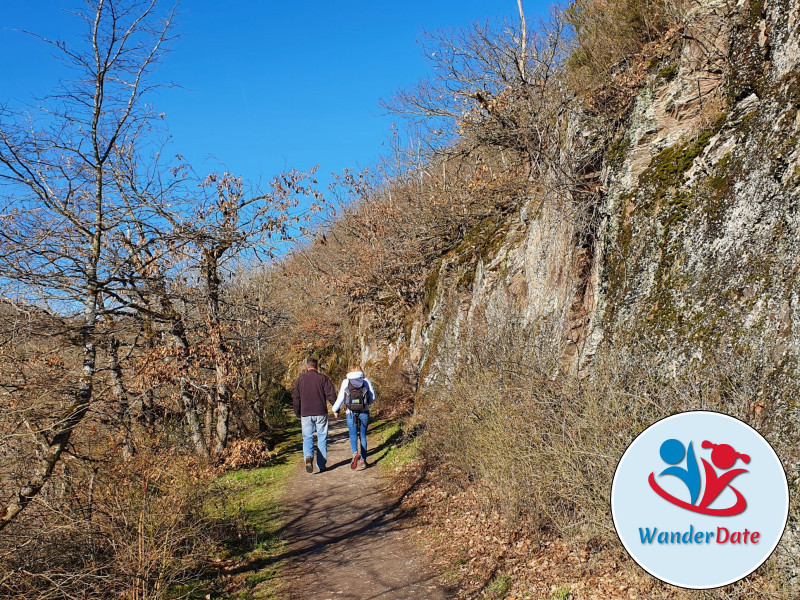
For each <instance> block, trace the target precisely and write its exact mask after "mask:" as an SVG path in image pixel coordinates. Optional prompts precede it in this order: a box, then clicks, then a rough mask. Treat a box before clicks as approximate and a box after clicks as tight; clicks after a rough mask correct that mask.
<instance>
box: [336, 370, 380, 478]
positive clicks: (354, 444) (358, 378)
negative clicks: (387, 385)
mask: <svg viewBox="0 0 800 600" xmlns="http://www.w3.org/2000/svg"><path fill="white" fill-rule="evenodd" d="M374 401H375V389H374V388H373V387H372V382H371V381H370V380H369V379H367V378H366V377H365V376H364V373H363V371H362V370H361V367H360V366H359V365H352V366H351V367H350V372H349V373H348V374H347V377H346V378H345V379H344V381H342V385H341V386H340V387H339V395H338V396H337V397H336V404H334V405H333V416H334V417H336V418H337V419H338V418H339V409H340V408H341V407H342V404H344V405H345V406H346V407H347V428H348V429H349V430H350V450H351V451H352V452H353V460H352V461H351V462H350V468H351V469H355V468H356V467H358V468H359V470H363V469H365V468H366V466H367V425H368V424H369V407H370V404H372V403H373V402H374ZM359 438H360V440H361V452H360V453H359V451H358V442H359Z"/></svg>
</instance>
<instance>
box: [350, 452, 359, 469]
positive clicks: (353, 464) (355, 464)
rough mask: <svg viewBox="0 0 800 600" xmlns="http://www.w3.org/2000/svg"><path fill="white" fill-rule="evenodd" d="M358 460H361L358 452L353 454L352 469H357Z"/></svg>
mask: <svg viewBox="0 0 800 600" xmlns="http://www.w3.org/2000/svg"><path fill="white" fill-rule="evenodd" d="M358 459H359V454H358V452H353V461H352V462H351V463H350V468H351V469H355V468H356V467H357V466H358Z"/></svg>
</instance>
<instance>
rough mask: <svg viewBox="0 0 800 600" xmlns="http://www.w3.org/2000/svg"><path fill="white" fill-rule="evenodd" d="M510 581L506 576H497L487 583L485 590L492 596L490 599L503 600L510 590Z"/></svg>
mask: <svg viewBox="0 0 800 600" xmlns="http://www.w3.org/2000/svg"><path fill="white" fill-rule="evenodd" d="M511 581H512V580H511V577H509V576H508V575H498V576H497V577H495V578H494V579H493V580H492V581H491V583H489V585H488V586H487V587H486V590H487V591H488V592H489V593H491V594H492V595H491V596H490V597H491V598H505V597H506V594H508V590H510V589H511Z"/></svg>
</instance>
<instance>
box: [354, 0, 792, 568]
mask: <svg viewBox="0 0 800 600" xmlns="http://www.w3.org/2000/svg"><path fill="white" fill-rule="evenodd" d="M697 4H698V5H699V6H697V7H696V8H694V9H692V11H691V12H690V14H689V17H688V19H687V24H686V26H685V27H684V28H681V30H680V31H676V32H673V33H672V34H671V35H670V36H668V37H667V38H666V39H665V40H664V42H663V43H662V44H661V45H660V46H659V47H658V48H653V49H651V50H652V52H651V56H652V58H651V60H650V61H649V64H648V65H647V69H646V75H644V77H643V79H642V81H641V85H640V86H639V87H638V89H637V91H636V95H635V100H634V101H633V102H632V104H631V108H630V110H628V111H627V113H626V115H625V118H624V119H623V120H622V121H621V122H619V123H617V124H614V125H608V122H607V121H603V119H602V118H601V117H600V116H598V115H597V114H596V113H595V112H593V111H592V110H590V109H589V108H587V107H582V108H581V109H579V110H576V111H575V117H574V119H573V123H572V125H571V127H572V128H573V130H574V131H572V132H571V135H570V139H571V140H572V142H571V144H572V146H571V147H570V148H567V149H565V151H566V152H569V153H573V154H574V153H582V154H583V156H584V158H583V159H582V161H579V162H581V163H582V165H583V166H582V173H581V177H582V178H583V180H584V181H586V182H588V186H589V187H591V189H592V190H594V192H595V193H594V195H593V196H592V200H591V202H590V203H589V204H590V206H587V204H586V203H587V202H588V201H586V200H585V199H584V200H581V198H576V197H575V195H573V196H572V197H571V198H569V197H565V196H564V194H562V193H558V192H556V191H555V190H558V189H560V187H559V186H558V185H557V181H556V180H557V178H558V175H557V174H554V175H553V178H554V181H553V182H547V181H545V182H537V185H536V186H534V187H533V188H532V192H531V195H530V197H529V198H528V200H527V201H526V202H525V203H524V205H523V206H522V208H521V210H519V211H518V212H517V213H516V214H514V215H513V217H512V218H509V219H501V218H499V217H498V218H496V219H491V218H490V219H487V220H486V221H484V223H482V225H481V226H480V227H478V228H476V229H475V230H474V231H473V232H472V233H471V234H470V235H468V236H467V238H466V239H465V240H464V242H463V243H462V244H461V245H460V246H459V247H458V248H457V249H455V250H453V251H451V252H450V253H448V254H447V255H446V256H445V257H444V258H443V259H442V260H441V262H440V264H438V265H437V268H436V269H435V271H434V273H433V274H432V275H431V276H430V277H429V279H428V283H427V288H426V289H427V298H426V301H425V303H424V304H423V305H420V306H418V307H417V308H416V310H415V311H414V312H413V313H412V314H410V315H409V316H408V318H407V319H406V326H405V328H404V329H403V330H402V331H389V332H387V331H385V330H384V329H381V328H379V327H377V326H376V325H375V324H374V323H371V322H370V320H369V318H368V317H366V316H365V317H363V319H362V323H361V332H362V335H363V343H362V354H363V358H364V360H365V361H372V363H373V364H376V365H377V364H384V365H385V364H392V365H395V366H398V365H402V368H403V369H404V370H405V371H406V372H408V373H411V374H413V375H414V376H415V377H416V378H417V381H418V391H419V393H418V398H419V402H420V403H424V399H425V397H426V395H428V394H431V393H439V391H440V390H441V389H443V388H445V389H446V388H447V385H448V374H451V373H453V372H455V371H456V370H457V365H458V364H459V362H461V361H463V360H464V359H465V357H467V356H468V355H469V353H470V352H471V351H472V350H471V349H472V348H473V346H474V345H475V344H476V343H479V342H480V341H481V340H482V339H484V338H485V337H486V336H487V335H489V336H491V335H492V333H493V332H495V333H496V332H502V333H501V334H502V335H503V336H506V337H514V336H519V338H520V339H519V340H518V342H519V343H520V344H523V345H527V346H528V347H529V348H530V354H531V355H532V356H534V355H535V356H540V355H541V356H550V357H552V356H553V353H555V355H556V356H557V360H554V361H553V364H552V365H548V366H547V368H548V369H552V376H553V378H554V379H558V378H564V377H566V378H568V377H573V378H574V377H578V378H592V377H594V376H596V375H597V370H598V368H600V369H605V368H606V365H607V364H609V361H615V362H617V363H619V362H623V363H624V362H625V361H626V360H627V361H629V362H631V361H633V362H638V363H639V365H640V366H641V365H643V364H646V365H647V366H646V368H643V369H642V371H645V370H646V371H656V372H658V373H659V374H660V375H659V376H661V377H670V376H672V377H674V378H675V380H676V381H677V380H682V379H683V378H684V375H685V374H686V373H690V372H691V373H699V374H700V376H699V378H697V379H695V381H700V382H702V381H703V374H704V373H705V374H707V375H708V376H709V377H716V378H718V380H721V379H725V378H727V379H726V381H727V380H730V379H735V378H737V377H738V378H739V379H737V381H738V382H739V392H741V391H742V390H744V391H745V394H744V396H743V395H742V394H741V393H739V395H736V397H735V398H733V399H731V398H727V397H726V394H725V386H724V385H721V384H720V385H717V386H716V387H714V389H713V390H712V391H710V392H709V393H708V394H706V395H704V393H703V390H700V391H699V392H698V393H697V394H694V395H693V396H692V398H691V399H689V398H688V396H687V401H686V403H681V402H678V403H677V404H673V405H672V406H670V407H666V408H665V409H664V410H666V411H669V410H671V409H678V408H698V407H704V408H717V409H720V410H725V411H727V412H730V413H731V414H736V415H737V416H739V417H740V418H744V419H747V420H749V421H750V422H751V423H752V424H753V425H754V426H756V427H758V428H760V430H761V431H762V432H763V433H764V434H765V435H766V436H767V437H768V438H769V439H770V440H771V441H772V442H773V443H774V444H775V445H776V447H777V448H778V451H779V454H780V455H781V458H782V460H783V461H784V466H785V468H786V470H787V474H788V475H789V478H790V485H791V486H792V489H793V490H794V491H798V481H799V480H798V475H799V474H800V465H799V464H798V453H797V442H798V435H799V434H800V414H799V413H798V404H797V402H798V401H797V396H795V395H794V393H795V392H796V391H797V387H796V385H795V384H794V381H795V380H796V378H797V375H798V358H800V297H798V293H799V290H798V276H799V270H800V234H799V233H798V232H799V230H798V227H800V221H799V219H800V215H799V214H798V209H799V208H800V206H799V203H800V147H798V143H797V142H798V131H799V130H800V111H799V110H798V109H800V2H799V1H798V0H749V1H744V0H743V1H739V2H733V1H726V0H706V1H704V2H702V3H697ZM582 203H583V204H582ZM545 348H546V349H545ZM598 365H600V367H598ZM634 376H636V375H635V374H634ZM717 383H719V381H717ZM701 387H702V384H701ZM748 390H751V391H752V395H750V396H748V395H747V391H748ZM632 433H633V432H628V433H627V434H626V435H627V437H628V441H630V435H631V434H632ZM623 447H624V446H623ZM794 496H795V497H796V496H797V494H794ZM792 514H793V518H792V522H791V525H790V533H789V534H788V535H787V536H786V537H785V540H784V543H783V546H782V547H783V549H784V552H786V553H788V554H791V553H792V552H793V550H792V548H795V547H796V540H797V533H796V522H795V521H794V516H796V515H797V501H796V500H794V504H793V509H792Z"/></svg>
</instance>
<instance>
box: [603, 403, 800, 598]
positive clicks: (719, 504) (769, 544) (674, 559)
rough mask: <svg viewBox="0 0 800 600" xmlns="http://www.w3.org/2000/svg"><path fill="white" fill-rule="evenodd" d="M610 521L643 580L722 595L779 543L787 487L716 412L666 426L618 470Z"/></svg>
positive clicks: (735, 424)
mask: <svg viewBox="0 0 800 600" xmlns="http://www.w3.org/2000/svg"><path fill="white" fill-rule="evenodd" d="M611 514H612V517H613V519H614V526H615V527H616V529H617V534H618V535H619V538H620V540H621V541H622V544H623V546H625V549H626V550H627V551H628V554H630V555H631V558H633V560H635V561H636V562H637V563H638V564H639V565H640V566H641V567H642V568H643V569H644V570H645V571H647V572H648V573H650V574H651V575H653V576H654V577H657V578H658V579H661V580H662V581H665V582H666V583H669V584H672V585H676V586H680V587H684V588H691V589H708V588H715V587H721V586H723V585H728V584H730V583H733V582H734V581H737V580H739V579H741V578H742V577H745V576H746V575H748V574H750V573H752V572H753V571H754V570H755V569H757V568H758V567H759V565H761V563H763V562H764V561H765V560H766V559H767V558H768V557H769V555H770V554H772V551H773V550H775V547H776V546H777V545H778V542H779V541H780V539H781V535H783V530H784V528H785V527H786V520H787V518H788V515H789V486H788V484H787V482H786V473H785V472H784V470H783V466H782V465H781V462H780V460H779V459H778V456H777V455H776V454H775V451H774V450H773V449H772V447H771V446H770V445H769V443H768V442H767V441H766V440H765V439H764V438H763V437H761V435H760V434H759V433H758V432H757V431H755V430H754V429H753V428H751V427H750V426H748V425H746V424H745V423H742V422H741V421H739V420H737V419H735V418H733V417H730V416H728V415H723V414H720V413H715V412H706V411H694V412H685V413H680V414H677V415H673V416H671V417H667V418H665V419H662V420H661V421H658V422H657V423H654V424H653V425H651V426H650V427H648V428H647V429H646V430H645V431H643V432H642V433H641V434H640V435H639V436H638V437H637V438H636V439H635V440H634V441H633V443H631V445H630V446H629V447H628V449H627V450H626V451H625V453H624V454H623V455H622V458H621V459H620V461H619V465H617V472H616V473H615V474H614V482H613V484H612V487H611Z"/></svg>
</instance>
